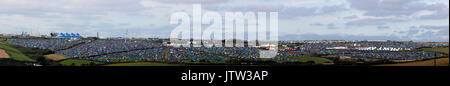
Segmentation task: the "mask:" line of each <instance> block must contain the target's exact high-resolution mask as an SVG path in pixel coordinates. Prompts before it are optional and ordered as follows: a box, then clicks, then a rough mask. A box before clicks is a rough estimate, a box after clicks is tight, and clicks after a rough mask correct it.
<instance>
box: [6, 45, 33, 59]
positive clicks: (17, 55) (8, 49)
mask: <svg viewBox="0 0 450 86" xmlns="http://www.w3.org/2000/svg"><path fill="white" fill-rule="evenodd" d="M0 48H1V49H3V50H5V51H6V53H8V55H9V56H10V57H11V59H14V60H17V61H28V62H36V60H34V59H32V58H30V57H27V56H26V55H24V54H23V53H21V52H20V51H19V50H18V49H16V48H13V47H11V46H10V45H8V44H6V43H4V42H3V41H0Z"/></svg>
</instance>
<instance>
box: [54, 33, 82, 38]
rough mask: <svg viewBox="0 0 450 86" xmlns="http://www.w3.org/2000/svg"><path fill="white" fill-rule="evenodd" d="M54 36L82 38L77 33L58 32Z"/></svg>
mask: <svg viewBox="0 0 450 86" xmlns="http://www.w3.org/2000/svg"><path fill="white" fill-rule="evenodd" d="M56 37H62V38H82V36H81V35H80V34H79V33H59V34H58V35H57V36H56Z"/></svg>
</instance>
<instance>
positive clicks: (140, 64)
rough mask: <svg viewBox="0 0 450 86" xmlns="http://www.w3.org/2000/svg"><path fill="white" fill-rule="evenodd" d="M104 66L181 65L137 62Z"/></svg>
mask: <svg viewBox="0 0 450 86" xmlns="http://www.w3.org/2000/svg"><path fill="white" fill-rule="evenodd" d="M104 66H183V65H182V64H167V63H157V62H137V63H117V64H107V65H104Z"/></svg>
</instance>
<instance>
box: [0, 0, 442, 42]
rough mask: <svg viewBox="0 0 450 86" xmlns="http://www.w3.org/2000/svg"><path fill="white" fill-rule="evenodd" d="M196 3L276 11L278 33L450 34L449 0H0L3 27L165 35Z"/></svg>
mask: <svg viewBox="0 0 450 86" xmlns="http://www.w3.org/2000/svg"><path fill="white" fill-rule="evenodd" d="M193 4H201V5H202V11H203V12H207V11H216V12H219V13H224V12H278V13H279V16H278V17H279V29H278V31H279V33H278V35H279V40H400V41H409V40H412V41H427V40H428V36H431V40H432V41H444V42H448V41H449V1H448V0H0V33H1V34H18V33H21V32H33V33H40V34H49V33H51V32H64V33H66V32H67V33H80V34H82V35H84V36H95V35H96V32H99V33H100V36H102V37H120V36H121V37H159V38H167V37H169V36H170V32H171V31H172V30H173V29H174V28H175V27H176V26H177V25H172V24H169V23H170V22H169V20H170V16H171V15H172V14H173V13H175V12H187V13H192V9H193V8H192V5H193ZM126 32H128V34H126Z"/></svg>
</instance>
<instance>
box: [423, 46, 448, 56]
mask: <svg viewBox="0 0 450 86" xmlns="http://www.w3.org/2000/svg"><path fill="white" fill-rule="evenodd" d="M448 49H449V48H448V47H446V48H423V49H421V50H423V51H434V52H441V53H445V54H449V50H448Z"/></svg>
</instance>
